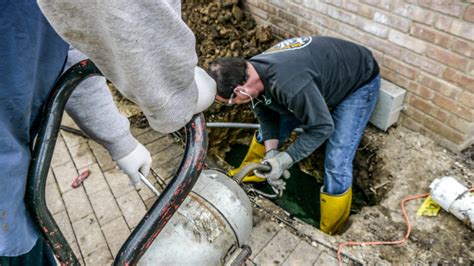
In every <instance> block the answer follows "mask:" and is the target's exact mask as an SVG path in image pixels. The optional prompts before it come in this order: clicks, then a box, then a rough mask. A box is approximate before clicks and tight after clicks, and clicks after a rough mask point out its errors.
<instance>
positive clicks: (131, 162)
mask: <svg viewBox="0 0 474 266" xmlns="http://www.w3.org/2000/svg"><path fill="white" fill-rule="evenodd" d="M117 165H118V167H119V168H120V169H122V171H123V172H124V173H125V174H127V175H128V176H129V177H130V181H131V184H133V185H134V186H136V185H138V184H139V183H140V175H139V172H140V173H142V174H143V176H145V177H146V176H148V173H149V172H150V167H151V155H150V152H149V151H148V150H147V149H146V148H145V146H143V145H142V144H141V143H138V145H137V147H136V148H135V149H134V150H133V151H132V152H131V153H129V154H127V155H125V156H124V157H122V158H120V159H118V160H117Z"/></svg>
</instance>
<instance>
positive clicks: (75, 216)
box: [63, 187, 93, 222]
mask: <svg viewBox="0 0 474 266" xmlns="http://www.w3.org/2000/svg"><path fill="white" fill-rule="evenodd" d="M63 199H64V203H65V204H66V208H67V211H68V214H69V218H70V219H71V221H72V222H75V221H77V220H80V219H82V218H84V217H86V216H87V215H89V214H92V213H93V212H92V206H91V205H90V203H89V199H88V198H87V195H86V193H85V192H84V188H82V187H78V188H76V189H73V190H69V191H68V192H66V193H64V194H63Z"/></svg>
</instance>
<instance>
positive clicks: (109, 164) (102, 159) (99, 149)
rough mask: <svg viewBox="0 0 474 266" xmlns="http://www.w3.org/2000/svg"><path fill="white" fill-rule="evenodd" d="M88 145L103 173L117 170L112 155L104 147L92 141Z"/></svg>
mask: <svg viewBox="0 0 474 266" xmlns="http://www.w3.org/2000/svg"><path fill="white" fill-rule="evenodd" d="M88 143H89V147H90V148H91V150H92V153H93V154H94V156H95V158H96V159H97V162H98V163H99V166H100V168H101V169H102V171H104V172H106V171H109V170H112V169H114V168H115V162H114V161H112V157H111V156H110V153H109V152H108V151H107V150H106V149H105V148H104V147H103V146H102V145H100V144H98V143H97V142H95V141H92V140H89V142H88Z"/></svg>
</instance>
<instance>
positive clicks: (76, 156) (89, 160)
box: [69, 143, 96, 169]
mask: <svg viewBox="0 0 474 266" xmlns="http://www.w3.org/2000/svg"><path fill="white" fill-rule="evenodd" d="M69 151H70V152H71V156H72V158H73V160H74V164H75V165H76V168H77V169H81V168H84V167H87V166H89V165H92V164H94V163H95V162H96V160H95V157H94V155H93V154H92V151H91V149H90V148H89V145H88V144H87V143H82V144H79V145H77V146H74V147H71V148H69Z"/></svg>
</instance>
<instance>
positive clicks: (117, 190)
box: [104, 169, 135, 198]
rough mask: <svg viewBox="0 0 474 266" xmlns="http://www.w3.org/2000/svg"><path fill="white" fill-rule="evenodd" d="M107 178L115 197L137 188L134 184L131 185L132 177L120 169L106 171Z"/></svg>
mask: <svg viewBox="0 0 474 266" xmlns="http://www.w3.org/2000/svg"><path fill="white" fill-rule="evenodd" d="M104 176H105V179H106V180H107V183H108V184H109V186H110V189H112V193H113V194H114V197H116V198H118V197H120V196H122V195H124V194H126V193H128V192H130V191H132V190H135V189H134V188H133V186H130V185H129V184H130V178H129V177H128V175H125V174H123V173H122V172H121V171H120V170H118V169H113V170H110V171H107V172H105V173H104Z"/></svg>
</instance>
